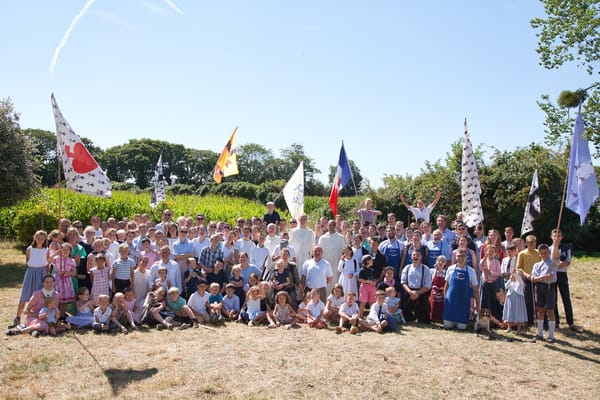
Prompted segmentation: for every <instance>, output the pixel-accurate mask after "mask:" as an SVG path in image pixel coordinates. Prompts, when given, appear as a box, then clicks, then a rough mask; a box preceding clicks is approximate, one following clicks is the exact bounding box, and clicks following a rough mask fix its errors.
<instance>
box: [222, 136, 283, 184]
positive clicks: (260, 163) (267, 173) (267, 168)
mask: <svg viewBox="0 0 600 400" xmlns="http://www.w3.org/2000/svg"><path fill="white" fill-rule="evenodd" d="M237 154H238V169H239V172H240V173H239V175H236V176H233V177H231V178H232V179H231V180H232V181H237V182H250V183H253V184H255V185H259V184H261V183H263V182H267V181H272V180H275V179H277V176H276V171H277V159H276V158H275V156H274V155H273V152H272V151H271V150H269V149H267V148H266V147H264V146H262V145H260V144H257V143H246V144H243V145H241V146H238V148H237Z"/></svg>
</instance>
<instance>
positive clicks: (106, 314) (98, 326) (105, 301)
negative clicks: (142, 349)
mask: <svg viewBox="0 0 600 400" xmlns="http://www.w3.org/2000/svg"><path fill="white" fill-rule="evenodd" d="M111 315H112V308H111V306H110V297H108V295H107V294H101V295H100V296H98V307H96V309H95V310H94V323H93V324H92V329H94V331H95V332H98V333H102V332H104V333H108V332H110V331H111V330H113V329H115V328H116V327H117V326H116V325H115V324H114V322H112V321H111V318H110V317H111Z"/></svg>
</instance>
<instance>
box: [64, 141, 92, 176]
mask: <svg viewBox="0 0 600 400" xmlns="http://www.w3.org/2000/svg"><path fill="white" fill-rule="evenodd" d="M65 153H66V154H67V157H68V158H72V159H73V163H72V166H73V170H74V171H75V172H77V173H78V174H85V173H88V172H90V171H93V170H95V169H96V168H98V163H97V162H96V160H94V157H92V155H91V154H90V152H89V151H88V149H86V148H85V146H84V145H83V144H81V143H75V146H74V147H73V151H72V152H71V150H70V149H69V146H65Z"/></svg>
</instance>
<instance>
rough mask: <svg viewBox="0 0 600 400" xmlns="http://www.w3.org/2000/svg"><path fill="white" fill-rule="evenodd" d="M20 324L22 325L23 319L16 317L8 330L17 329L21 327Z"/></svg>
mask: <svg viewBox="0 0 600 400" xmlns="http://www.w3.org/2000/svg"><path fill="white" fill-rule="evenodd" d="M20 323H21V318H19V317H15V318H14V319H13V320H12V323H11V324H10V325H9V326H8V329H12V328H16V327H17V326H19V324H20Z"/></svg>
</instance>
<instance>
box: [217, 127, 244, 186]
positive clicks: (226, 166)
mask: <svg viewBox="0 0 600 400" xmlns="http://www.w3.org/2000/svg"><path fill="white" fill-rule="evenodd" d="M236 132H237V126H236V127H235V129H234V130H233V133H232V134H231V137H230V138H229V141H228V142H227V144H226V145H225V148H224V149H223V152H222V153H221V155H220V156H219V159H218V160H217V165H215V170H214V172H213V179H214V180H215V182H217V183H221V180H222V179H223V177H225V176H230V175H237V174H238V173H239V172H238V166H237V152H236V149H235V134H236Z"/></svg>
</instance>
